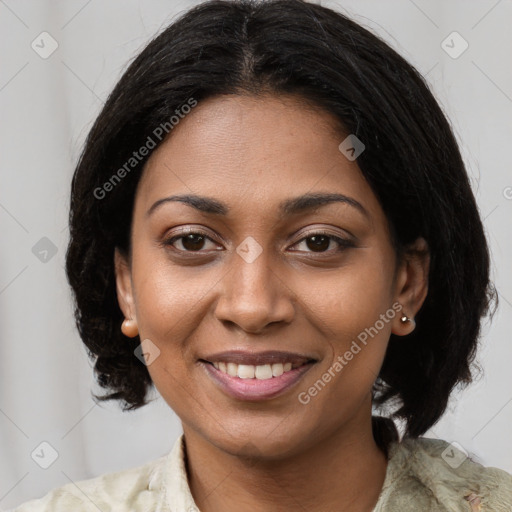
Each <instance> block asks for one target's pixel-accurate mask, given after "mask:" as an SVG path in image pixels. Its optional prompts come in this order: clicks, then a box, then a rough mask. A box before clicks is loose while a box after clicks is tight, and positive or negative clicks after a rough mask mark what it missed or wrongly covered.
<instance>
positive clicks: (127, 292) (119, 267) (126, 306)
mask: <svg viewBox="0 0 512 512" xmlns="http://www.w3.org/2000/svg"><path fill="white" fill-rule="evenodd" d="M114 267H115V274H116V290H117V301H118V303H119V307H120V308H121V311H122V312H123V314H124V316H125V318H126V319H127V320H134V321H135V322H136V321H137V318H136V316H135V301H134V299H133V286H132V277H131V269H130V264H129V263H128V261H127V259H126V257H125V256H123V255H122V254H121V252H120V251H119V249H118V248H117V247H116V248H115V251H114Z"/></svg>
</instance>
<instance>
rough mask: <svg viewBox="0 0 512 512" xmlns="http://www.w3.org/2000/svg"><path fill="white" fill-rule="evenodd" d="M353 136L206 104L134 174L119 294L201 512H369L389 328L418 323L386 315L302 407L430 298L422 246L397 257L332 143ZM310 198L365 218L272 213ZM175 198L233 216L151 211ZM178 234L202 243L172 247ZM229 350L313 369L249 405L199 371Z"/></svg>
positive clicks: (268, 99)
mask: <svg viewBox="0 0 512 512" xmlns="http://www.w3.org/2000/svg"><path fill="white" fill-rule="evenodd" d="M345 137H346V134H343V133H341V131H340V129H339V127H338V125H337V124H336V120H335V119H334V118H333V117H331V115H330V114H329V113H327V112H323V111H321V110H319V109H317V110H312V109H310V108H307V107H305V105H304V104H303V103H302V102H301V100H300V98H297V97H293V96H286V97H284V96H280V97H279V98H278V97H275V96H270V95H267V96H260V97H258V98H255V97H251V96H222V97H217V98H213V99H208V100H206V101H204V102H201V103H199V104H198V106H197V107H195V108H194V109H193V110H192V112H191V113H190V114H189V115H187V116H186V117H185V118H184V119H183V120H181V121H180V123H179V125H177V126H176V127H175V128H174V129H173V131H172V133H171V136H170V137H169V138H168V139H167V140H166V141H165V142H164V143H163V144H162V145H161V146H159V148H157V150H156V151H155V152H154V153H153V154H152V155H151V157H150V159H149V160H148V162H147V164H146V167H145V169H144V173H143V176H142V177H141V181H140V183H139V186H138V189H137V192H136V199H135V205H134V212H133V219H132V233H131V237H132V254H131V261H129V260H128V259H126V258H125V257H123V256H122V255H121V253H119V252H118V251H116V254H115V264H116V278H117V292H118V299H119V304H120V307H121V308H122V310H123V313H124V315H125V317H126V318H127V319H132V320H134V321H135V322H136V323H135V325H136V328H135V331H134V332H132V333H130V335H133V336H135V335H136V334H137V332H138V333H139V335H140V339H141V340H145V339H150V340H151V342H152V343H154V344H155V345H156V346H157V347H158V349H159V350H160V355H159V356H158V357H157V358H156V359H155V360H154V361H153V362H152V363H151V364H149V366H148V370H149V372H150V375H151V378H152V380H153V382H154V384H155V386H156V388H157V389H158V391H159V392H160V394H161V395H162V397H163V398H164V399H165V401H166V402H167V403H168V404H169V406H170V407H171V408H172V409H173V410H174V411H175V412H176V413H177V414H178V416H179V417H180V419H181V421H182V425H183V430H184V434H185V442H186V455H187V470H188V478H189V484H190V488H191V492H192V495H193V497H194V499H195V501H196V503H197V505H198V506H199V508H200V509H201V511H202V512H210V511H218V510H223V511H225V512H230V511H235V510H236V511H237V512H240V511H251V512H254V511H257V512H258V511H272V512H275V511H276V510H279V511H292V510H293V511H296V510H319V511H320V510H321V511H332V510H336V511H344V510H347V511H348V510H350V511H351V512H363V511H365V512H366V511H371V510H372V508H373V506H374V505H375V503H376V501H377V498H378V495H379V493H380V490H381V488H382V485H383V482H384V478H385V472H386V467H387V461H386V457H385V455H384V453H383V452H382V451H381V450H380V449H379V448H378V447H377V445H376V443H375V441H374V439H373V436H372V430H371V389H372V385H373V383H374V381H375V378H376V376H377V375H378V373H379V369H380V367H381V365H382V361H383V358H384V355H385V352H386V347H387V343H388V340H389V336H390V334H391V333H394V334H396V335H399V336H405V335H407V334H409V333H410V332H411V331H412V330H413V329H414V322H409V323H406V324H404V323H402V322H400V316H401V315H400V314H396V315H395V317H394V318H393V319H392V320H390V321H389V322H387V323H385V325H384V327H383V328H382V329H381V330H380V331H379V332H378V334H377V335H375V336H374V337H373V338H370V341H369V342H368V344H367V345H366V346H364V347H363V349H362V350H361V351H360V352H359V353H358V354H357V355H355V356H354V357H353V359H352V360H351V361H349V362H348V363H347V364H346V365H345V366H344V368H343V370H342V371H341V372H338V373H337V374H336V377H334V378H333V379H332V380H331V381H330V382H329V383H328V384H327V385H326V386H325V387H324V388H323V389H322V390H321V392H319V393H318V394H317V395H316V396H315V397H313V398H311V400H310V402H309V403H308V404H301V403H300V402H299V401H298V398H297V395H298V393H300V392H301V391H307V390H308V388H310V387H311V386H312V385H313V384H314V383H315V382H316V381H317V380H318V379H320V378H321V377H322V375H323V374H324V373H325V372H327V371H328V369H329V368H330V367H331V366H332V364H333V362H334V361H335V360H336V358H337V357H338V356H343V355H344V354H345V352H346V351H347V350H348V349H349V348H350V346H351V343H352V341H353V340H355V339H356V338H357V335H358V334H359V333H361V332H362V331H364V330H365V328H369V327H370V326H373V325H374V324H375V322H376V321H377V320H378V319H379V317H380V315H381V314H383V313H385V312H386V311H387V310H389V309H390V308H391V307H392V304H393V303H395V302H398V303H400V304H401V305H402V306H403V312H404V313H405V314H407V316H409V317H414V315H415V314H416V313H417V311H418V310H419V309H420V307H421V305H422V303H423V301H424V299H425V297H426V294H427V281H428V267H429V258H428V253H427V254H426V255H421V254H419V253H416V252H415V251H416V250H421V249H425V248H426V244H425V241H424V240H423V239H418V240H417V241H416V243H415V244H414V246H411V248H410V249H411V250H410V252H409V253H408V254H407V256H406V257H405V258H404V259H403V260H402V261H398V260H397V258H396V254H395V251H394V249H393V247H392V245H391V239H390V231H389V226H388V222H387V219H386V216H385V214H384V212H383V211H382V208H381V207H380V204H379V203H378V201H377V198H376V196H375V195H374V193H373V192H372V190H371V188H370V186H369V185H368V183H367V182H366V181H365V179H364V177H363V175H362V174H361V172H360V170H359V168H358V166H357V160H356V161H353V162H351V161H349V160H348V159H347V158H346V157H345V156H344V155H343V154H342V153H341V152H340V150H339V149H338V146H339V144H340V142H341V141H342V140H344V138H345ZM311 192H328V193H333V192H336V193H340V194H344V195H346V196H350V197H351V198H353V199H355V200H357V201H358V202H359V203H360V204H361V205H363V207H364V209H365V210H366V211H367V215H365V214H363V213H361V212H360V211H359V210H358V209H357V208H355V207H353V206H351V205H349V204H346V203H339V202H338V203H330V204H327V205H323V206H320V207H315V208H312V209H309V210H307V211H304V212H302V213H295V214H291V215H283V214H280V213H279V212H278V205H279V203H280V202H281V201H283V200H285V199H289V198H293V197H297V196H300V195H302V194H305V193H311ZM176 194H198V195H201V196H207V197H211V198H215V199H217V200H218V201H222V202H223V203H225V204H226V205H227V206H228V207H229V209H230V211H229V213H228V214H227V215H219V214H211V213H204V212H200V211H198V210H196V209H195V208H193V207H191V206H189V205H186V204H184V203H180V202H165V203H163V204H161V205H160V206H159V207H157V208H156V209H155V210H154V211H153V213H152V214H151V215H147V212H148V210H149V209H150V208H151V206H152V205H153V204H154V203H155V202H156V201H158V200H159V199H162V198H165V197H167V196H170V195H176ZM187 226H188V227H193V228H200V229H201V231H203V232H205V234H206V235H207V236H208V237H210V238H211V240H208V239H206V240H204V241H203V242H202V243H198V242H197V241H196V242H195V245H193V244H190V243H189V244H188V245H187V244H186V243H185V245H184V240H183V239H178V240H176V241H174V242H173V245H170V244H167V245H166V244H165V241H166V240H168V239H169V238H171V236H176V235H179V234H180V232H179V229H180V228H182V227H187ZM318 229H325V230H327V231H328V234H329V235H332V236H339V237H341V238H343V239H347V240H351V241H352V242H353V246H349V247H341V250H339V251H338V250H337V249H338V248H339V247H338V244H337V243H336V241H335V240H333V239H327V241H325V244H323V245H322V244H321V248H320V249H317V250H315V246H314V244H312V243H311V239H310V238H307V237H311V236H313V235H314V233H315V232H318ZM248 236H251V237H253V238H254V239H255V240H256V241H257V242H258V244H259V245H260V246H261V248H262V252H261V254H260V255H259V256H258V257H257V258H256V259H255V260H254V261H253V262H251V263H248V262H247V261H245V260H244V259H243V258H242V257H240V256H239V254H238V253H237V252H236V248H237V247H238V246H239V245H240V244H241V243H242V241H243V240H244V239H245V238H246V237H248ZM308 240H309V243H308ZM317 240H318V239H317ZM329 240H330V242H329ZM190 247H192V249H193V248H197V250H196V251H193V250H190ZM187 249H188V252H187ZM180 251H181V252H180ZM187 256H188V257H187ZM403 342H404V343H407V339H404V340H403ZM234 349H243V350H253V351H263V350H285V351H291V352H300V353H305V354H309V355H312V356H314V357H315V358H316V359H317V362H316V363H315V364H314V365H313V366H312V367H311V369H310V370H309V371H308V372H307V373H306V374H304V376H303V377H302V379H301V380H300V381H299V382H298V383H297V384H296V385H295V386H294V387H293V388H292V389H290V390H288V391H287V392H286V393H285V394H283V395H281V396H279V397H276V398H273V399H269V400H264V401H260V402H252V403H251V402H247V401H242V400H237V399H234V398H232V397H230V396H228V395H226V394H225V393H224V392H223V391H222V390H221V389H220V388H219V387H218V385H217V384H216V383H214V382H213V380H212V379H211V378H210V377H209V376H208V374H207V372H205V371H204V367H203V365H202V364H201V363H199V362H198V359H200V358H201V357H204V356H205V355H206V354H212V353H215V352H220V351H224V350H234Z"/></svg>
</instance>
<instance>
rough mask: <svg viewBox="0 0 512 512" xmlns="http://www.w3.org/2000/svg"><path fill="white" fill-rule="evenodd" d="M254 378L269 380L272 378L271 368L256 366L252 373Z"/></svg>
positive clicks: (266, 365)
mask: <svg viewBox="0 0 512 512" xmlns="http://www.w3.org/2000/svg"><path fill="white" fill-rule="evenodd" d="M254 376H255V377H256V378H257V379H260V380H264V379H271V378H272V367H271V366H270V365H269V364H264V365H262V366H256V370H255V371H254Z"/></svg>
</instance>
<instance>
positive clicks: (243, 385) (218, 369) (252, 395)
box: [199, 352, 316, 401]
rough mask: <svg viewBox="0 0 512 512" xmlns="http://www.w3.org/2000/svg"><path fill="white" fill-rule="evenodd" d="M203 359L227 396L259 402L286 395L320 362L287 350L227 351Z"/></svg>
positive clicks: (210, 375) (203, 362)
mask: <svg viewBox="0 0 512 512" xmlns="http://www.w3.org/2000/svg"><path fill="white" fill-rule="evenodd" d="M199 362H200V363H201V364H202V366H203V367H204V369H205V370H206V373H207V374H208V376H209V377H210V378H211V379H212V380H213V382H214V383H215V384H216V385H217V386H218V387H219V388H220V389H221V391H223V392H224V393H226V394H227V395H229V396H231V397H233V398H236V399H239V400H249V401H258V400H266V399H270V398H275V397H277V396H279V395H282V394H284V393H285V392H286V391H288V390H289V389H290V388H291V387H292V386H294V385H295V384H296V383H297V382H298V381H299V380H300V379H301V378H302V377H303V375H304V374H305V373H306V372H307V371H308V370H309V369H310V368H311V367H312V366H313V365H314V363H316V359H313V358H309V357H305V356H300V355H297V354H291V353H283V352H262V353H259V354H254V353H246V352H226V353H223V354H218V355H216V356H213V357H211V356H210V357H209V358H208V359H200V360H199Z"/></svg>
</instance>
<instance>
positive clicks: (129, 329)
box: [121, 318, 139, 338]
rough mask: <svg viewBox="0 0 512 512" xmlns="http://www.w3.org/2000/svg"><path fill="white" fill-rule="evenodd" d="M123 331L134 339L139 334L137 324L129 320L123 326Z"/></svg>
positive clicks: (125, 320) (124, 321)
mask: <svg viewBox="0 0 512 512" xmlns="http://www.w3.org/2000/svg"><path fill="white" fill-rule="evenodd" d="M121 331H122V333H123V334H124V335H125V336H128V338H134V337H135V336H137V334H139V329H138V327H137V322H136V321H135V320H131V319H128V318H126V319H124V320H123V323H122V325H121Z"/></svg>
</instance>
